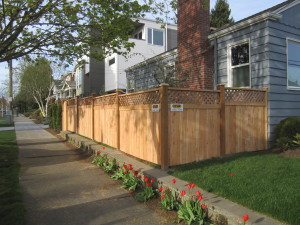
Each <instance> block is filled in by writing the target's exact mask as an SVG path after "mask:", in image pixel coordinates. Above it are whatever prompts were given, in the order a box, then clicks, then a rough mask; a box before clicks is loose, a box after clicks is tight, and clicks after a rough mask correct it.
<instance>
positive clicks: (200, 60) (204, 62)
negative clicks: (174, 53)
mask: <svg viewBox="0 0 300 225" xmlns="http://www.w3.org/2000/svg"><path fill="white" fill-rule="evenodd" d="M209 32H210V1H209V0H178V62H177V63H178V64H177V65H178V74H179V76H180V80H183V83H184V86H185V87H188V88H193V89H213V85H214V81H213V49H212V48H211V47H210V46H209V42H208V35H209Z"/></svg>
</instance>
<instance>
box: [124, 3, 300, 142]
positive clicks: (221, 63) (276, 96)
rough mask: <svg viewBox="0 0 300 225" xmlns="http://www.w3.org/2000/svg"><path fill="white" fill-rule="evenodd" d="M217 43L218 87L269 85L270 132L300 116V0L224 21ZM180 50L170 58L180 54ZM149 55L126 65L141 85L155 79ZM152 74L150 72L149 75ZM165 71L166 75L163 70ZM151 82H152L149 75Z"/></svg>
mask: <svg viewBox="0 0 300 225" xmlns="http://www.w3.org/2000/svg"><path fill="white" fill-rule="evenodd" d="M208 39H209V42H210V45H212V46H213V51H214V52H213V58H214V68H213V69H214V87H215V88H217V84H225V85H226V86H227V87H240V88H263V87H267V88H268V89H269V113H268V123H269V126H268V137H269V140H273V137H274V127H275V126H276V125H277V124H278V123H279V122H280V121H281V120H283V119H285V118H287V117H291V116H300V0H289V1H285V2H283V3H281V4H279V5H276V6H274V7H271V8H269V9H266V10H264V11H262V12H260V13H257V14H255V15H252V16H250V17H248V18H245V19H243V20H240V21H238V22H236V23H234V24H231V25H229V26H227V27H222V28H220V29H218V30H215V31H213V32H211V33H210V35H209V36H208ZM177 52H178V51H177V50H173V53H174V54H172V59H173V60H174V61H175V60H177V54H178V53H177ZM168 55H169V53H168V54H165V56H161V57H160V58H161V59H160V58H157V59H156V58H151V59H149V60H148V61H145V62H143V63H140V64H137V65H135V66H132V67H130V68H128V69H127V81H128V82H131V83H133V84H135V88H136V89H137V90H142V89H147V84H148V88H149V83H151V84H152V83H155V80H154V78H153V76H151V73H149V71H157V66H155V64H153V61H156V60H160V62H158V63H156V64H159V63H160V64H164V63H165V61H166V62H168V63H165V64H166V66H168V65H169V64H170V60H169V59H168V60H165V58H166V57H168ZM149 76H150V77H149ZM161 76H162V75H161ZM149 80H150V81H151V82H150V81H149Z"/></svg>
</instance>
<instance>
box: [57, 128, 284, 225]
mask: <svg viewBox="0 0 300 225" xmlns="http://www.w3.org/2000/svg"><path fill="white" fill-rule="evenodd" d="M60 135H61V136H62V137H63V138H64V139H65V140H67V141H68V142H70V143H71V144H73V145H75V146H76V147H78V148H79V150H80V151H81V152H83V153H87V154H90V155H95V154H96V152H97V151H101V152H102V153H105V154H107V155H108V156H109V157H110V158H115V159H116V161H117V163H119V164H122V163H125V162H126V164H132V165H133V167H134V168H136V169H137V170H139V171H140V172H141V173H142V174H143V175H144V176H149V177H151V178H153V179H155V180H156V181H157V183H160V184H161V185H162V186H168V187H169V188H172V189H174V190H176V191H177V192H179V191H178V190H180V191H181V190H185V191H186V192H187V193H189V191H190V190H189V189H188V188H187V184H188V183H187V182H186V181H183V180H180V179H178V178H175V177H173V176H171V175H169V174H168V173H167V171H163V170H160V169H156V168H153V167H150V166H148V165H146V164H144V163H142V162H140V161H138V160H136V159H134V158H133V157H130V156H128V155H126V154H124V153H123V152H121V151H119V150H116V149H110V148H105V149H102V147H103V145H101V144H98V143H96V142H94V141H92V140H90V139H87V138H84V137H82V136H79V135H77V134H75V133H72V132H68V131H61V133H60ZM174 178H175V179H176V180H177V182H176V184H173V183H172V182H171V181H172V179H174ZM197 190H199V191H200V192H201V193H202V194H203V201H204V202H205V204H206V205H207V207H208V215H209V217H210V218H211V219H212V220H213V221H214V223H215V224H216V225H238V224H240V223H241V221H238V219H237V218H241V217H242V216H243V215H246V214H247V215H249V220H248V221H247V223H246V224H247V225H249V224H255V225H283V224H284V223H281V222H279V221H277V220H275V219H273V218H270V217H268V216H266V215H263V214H261V213H258V212H254V211H252V210H250V209H248V208H246V207H244V206H241V205H239V204H237V203H234V202H231V201H229V200H227V199H224V198H222V197H219V196H217V195H215V194H212V193H209V192H207V191H204V190H202V189H201V188H199V187H195V188H194V190H193V192H195V191H197Z"/></svg>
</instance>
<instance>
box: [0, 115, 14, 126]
mask: <svg viewBox="0 0 300 225" xmlns="http://www.w3.org/2000/svg"><path fill="white" fill-rule="evenodd" d="M12 126H14V124H10V125H8V124H7V123H6V121H5V118H4V117H1V116H0V127H12Z"/></svg>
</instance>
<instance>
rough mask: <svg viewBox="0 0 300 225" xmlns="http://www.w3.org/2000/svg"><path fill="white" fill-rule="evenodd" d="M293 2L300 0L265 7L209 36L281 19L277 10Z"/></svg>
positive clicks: (289, 0) (212, 36)
mask: <svg viewBox="0 0 300 225" xmlns="http://www.w3.org/2000/svg"><path fill="white" fill-rule="evenodd" d="M292 3H300V0H288V1H285V2H282V3H280V4H278V5H275V6H272V7H270V8H268V9H265V10H263V11H261V12H258V13H256V14H254V15H251V16H249V17H246V18H244V19H242V20H239V21H237V22H235V23H233V24H230V25H227V26H224V27H221V28H219V29H217V30H215V31H213V32H212V33H211V34H210V35H209V37H208V38H209V39H213V38H214V37H218V36H222V35H225V34H226V33H229V32H232V31H235V30H238V29H241V28H243V27H245V26H248V25H250V24H253V23H257V22H260V21H262V20H266V19H273V20H276V19H279V18H280V17H281V15H279V14H277V11H278V10H280V9H282V8H285V7H286V6H288V5H289V4H292Z"/></svg>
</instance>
